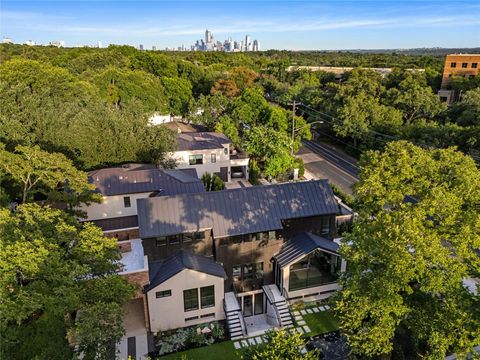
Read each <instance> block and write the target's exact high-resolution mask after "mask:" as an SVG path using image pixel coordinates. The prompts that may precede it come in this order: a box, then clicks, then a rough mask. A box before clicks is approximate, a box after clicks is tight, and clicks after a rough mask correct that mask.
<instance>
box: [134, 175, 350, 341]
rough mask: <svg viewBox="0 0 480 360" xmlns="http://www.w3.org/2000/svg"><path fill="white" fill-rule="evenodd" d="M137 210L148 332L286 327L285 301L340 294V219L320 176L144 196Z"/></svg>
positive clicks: (241, 332) (236, 333)
mask: <svg viewBox="0 0 480 360" xmlns="http://www.w3.org/2000/svg"><path fill="white" fill-rule="evenodd" d="M137 207H138V221H139V222H138V224H139V236H140V238H141V239H142V242H143V248H144V253H145V255H146V256H147V257H148V259H149V262H150V284H149V285H148V286H147V287H145V288H144V292H145V295H146V298H147V306H148V309H149V310H148V314H149V319H148V322H149V326H150V327H149V331H151V332H154V333H156V332H159V331H164V330H168V329H172V328H177V327H185V326H190V325H195V324H199V323H203V322H207V321H211V320H223V319H226V320H227V324H228V328H229V332H230V336H231V337H232V338H240V337H243V336H246V335H248V334H250V335H251V334H252V331H253V332H255V331H257V330H259V326H260V327H261V328H262V326H263V329H266V328H269V327H270V328H271V327H277V326H289V325H291V324H292V319H291V315H290V312H289V310H288V301H294V300H298V299H308V300H313V299H322V298H325V297H328V296H330V295H331V294H332V293H333V292H335V291H336V290H338V289H339V285H338V283H337V279H338V276H339V273H340V272H341V271H344V270H345V263H344V262H343V261H342V260H341V258H340V256H339V254H338V248H339V245H338V243H337V242H335V241H334V240H333V239H334V237H335V235H336V218H337V215H341V216H344V215H342V212H341V209H340V207H339V204H338V203H337V201H336V199H335V197H334V195H333V192H332V190H331V188H330V186H329V185H328V182H327V181H325V180H319V181H308V182H296V183H286V184H278V185H270V186H257V187H248V188H240V189H230V190H224V191H217V192H205V193H198V194H181V195H172V196H160V197H154V198H145V199H140V200H138V204H137ZM152 264H155V265H154V267H152ZM219 307H220V308H219ZM174 309H175V310H174ZM222 309H223V311H222ZM158 312H161V314H162V315H161V317H160V318H159V315H158ZM249 318H255V319H254V320H255V321H253V322H252V326H249Z"/></svg>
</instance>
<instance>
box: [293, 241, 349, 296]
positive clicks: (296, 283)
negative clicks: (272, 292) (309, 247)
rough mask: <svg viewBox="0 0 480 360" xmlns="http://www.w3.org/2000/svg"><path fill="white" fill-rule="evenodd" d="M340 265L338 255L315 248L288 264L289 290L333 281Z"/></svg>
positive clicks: (336, 277) (335, 279)
mask: <svg viewBox="0 0 480 360" xmlns="http://www.w3.org/2000/svg"><path fill="white" fill-rule="evenodd" d="M340 266H341V259H340V257H339V256H336V255H333V254H329V253H326V252H323V251H320V250H316V251H315V252H313V253H311V254H309V255H307V256H305V257H304V258H303V259H301V260H300V261H297V262H296V263H294V264H293V265H291V266H290V283H289V291H294V290H300V289H305V288H309V287H313V286H319V285H323V284H328V283H332V282H335V281H337V279H338V276H339V273H340Z"/></svg>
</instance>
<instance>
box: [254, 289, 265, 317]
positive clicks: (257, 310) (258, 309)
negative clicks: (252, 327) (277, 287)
mask: <svg viewBox="0 0 480 360" xmlns="http://www.w3.org/2000/svg"><path fill="white" fill-rule="evenodd" d="M253 313H254V314H255V315H258V314H263V292H261V293H257V294H255V306H254V308H253Z"/></svg>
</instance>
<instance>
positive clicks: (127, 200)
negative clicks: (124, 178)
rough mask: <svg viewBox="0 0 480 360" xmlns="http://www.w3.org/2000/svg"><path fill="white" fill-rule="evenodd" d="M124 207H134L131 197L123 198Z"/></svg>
mask: <svg viewBox="0 0 480 360" xmlns="http://www.w3.org/2000/svg"><path fill="white" fill-rule="evenodd" d="M123 207H124V208H131V207H132V202H131V200H130V196H124V197H123Z"/></svg>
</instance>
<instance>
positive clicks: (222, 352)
mask: <svg viewBox="0 0 480 360" xmlns="http://www.w3.org/2000/svg"><path fill="white" fill-rule="evenodd" d="M182 356H184V357H183V358H182ZM158 359H161V360H164V359H165V360H177V359H178V360H193V359H195V360H197V359H199V360H204V359H205V360H224V359H240V352H239V351H237V350H235V348H234V347H233V342H232V341H223V342H221V343H218V344H213V345H210V346H203V347H200V348H195V349H190V350H185V351H180V352H177V353H174V354H169V355H165V356H161V357H159V358H158Z"/></svg>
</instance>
